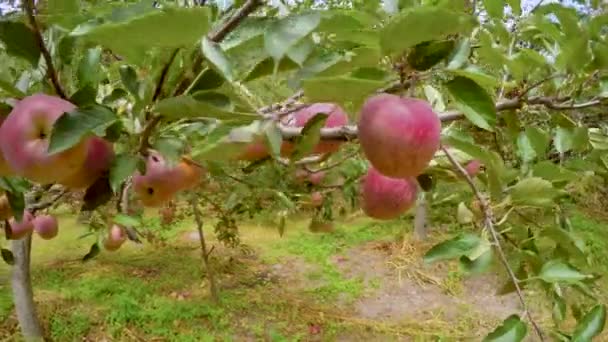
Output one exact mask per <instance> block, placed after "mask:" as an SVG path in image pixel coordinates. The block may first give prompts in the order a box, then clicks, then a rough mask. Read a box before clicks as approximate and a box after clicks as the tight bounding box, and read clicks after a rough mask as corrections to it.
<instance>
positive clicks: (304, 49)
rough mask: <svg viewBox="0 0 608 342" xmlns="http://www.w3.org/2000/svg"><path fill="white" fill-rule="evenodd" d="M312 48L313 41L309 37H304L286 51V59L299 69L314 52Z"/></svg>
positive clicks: (313, 45)
mask: <svg viewBox="0 0 608 342" xmlns="http://www.w3.org/2000/svg"><path fill="white" fill-rule="evenodd" d="M314 47H315V43H314V40H313V39H312V38H311V37H310V36H307V37H304V38H302V39H301V40H300V41H299V42H298V43H297V44H296V45H294V46H292V47H291V48H290V49H289V50H288V51H287V57H289V59H291V60H292V61H294V62H295V63H296V64H298V66H300V67H301V66H302V65H303V64H304V62H305V61H306V59H307V58H308V57H309V56H310V54H311V53H312V52H313V51H314Z"/></svg>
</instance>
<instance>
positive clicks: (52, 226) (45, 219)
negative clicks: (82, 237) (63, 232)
mask: <svg viewBox="0 0 608 342" xmlns="http://www.w3.org/2000/svg"><path fill="white" fill-rule="evenodd" d="M32 225H33V226H34V231H35V232H36V233H37V234H38V235H39V236H40V237H41V238H43V239H45V240H50V239H52V238H54V237H55V236H57V232H58V231H59V225H58V223H57V219H56V218H55V216H53V215H41V216H36V217H35V218H34V219H33V220H32Z"/></svg>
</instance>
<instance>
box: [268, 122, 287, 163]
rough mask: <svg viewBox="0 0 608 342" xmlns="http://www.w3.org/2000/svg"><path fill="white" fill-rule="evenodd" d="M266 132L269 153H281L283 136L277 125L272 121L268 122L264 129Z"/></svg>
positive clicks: (274, 154) (278, 154)
mask: <svg viewBox="0 0 608 342" xmlns="http://www.w3.org/2000/svg"><path fill="white" fill-rule="evenodd" d="M265 132H266V144H267V145H268V146H269V147H270V153H271V154H272V155H273V156H275V157H277V156H280V155H281V144H282V143H283V136H282V134H281V130H280V129H279V126H278V125H276V124H274V123H272V124H269V125H268V127H267V128H266V130H265Z"/></svg>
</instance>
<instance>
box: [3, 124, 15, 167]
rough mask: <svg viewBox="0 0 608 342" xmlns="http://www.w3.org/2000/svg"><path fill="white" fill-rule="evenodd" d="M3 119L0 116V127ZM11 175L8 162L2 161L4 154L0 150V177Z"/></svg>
mask: <svg viewBox="0 0 608 342" xmlns="http://www.w3.org/2000/svg"><path fill="white" fill-rule="evenodd" d="M4 119H5V117H4V116H0V127H2V123H3V122H4ZM13 173H14V172H13V169H11V167H10V165H8V162H7V161H6V160H5V159H4V154H3V153H2V150H0V177H3V176H10V175H12V174H13Z"/></svg>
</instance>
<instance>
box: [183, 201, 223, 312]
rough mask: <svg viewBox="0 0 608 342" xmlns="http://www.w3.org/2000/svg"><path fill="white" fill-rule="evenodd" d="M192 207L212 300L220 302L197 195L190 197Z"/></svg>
mask: <svg viewBox="0 0 608 342" xmlns="http://www.w3.org/2000/svg"><path fill="white" fill-rule="evenodd" d="M190 205H191V206H192V213H193V214H194V220H195V222H196V229H197V230H198V237H199V240H200V243H201V255H202V258H203V263H204V264H205V271H206V272H207V279H208V280H209V291H210V292H211V298H212V299H213V301H215V302H218V301H219V299H220V298H219V293H218V289H217V282H216V280H215V273H214V272H213V268H212V267H211V265H210V262H209V254H211V251H212V250H213V248H212V249H211V250H207V242H206V241H205V234H204V232H203V223H204V222H203V215H202V214H201V211H200V208H199V205H198V201H197V197H196V194H195V193H192V196H190Z"/></svg>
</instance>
